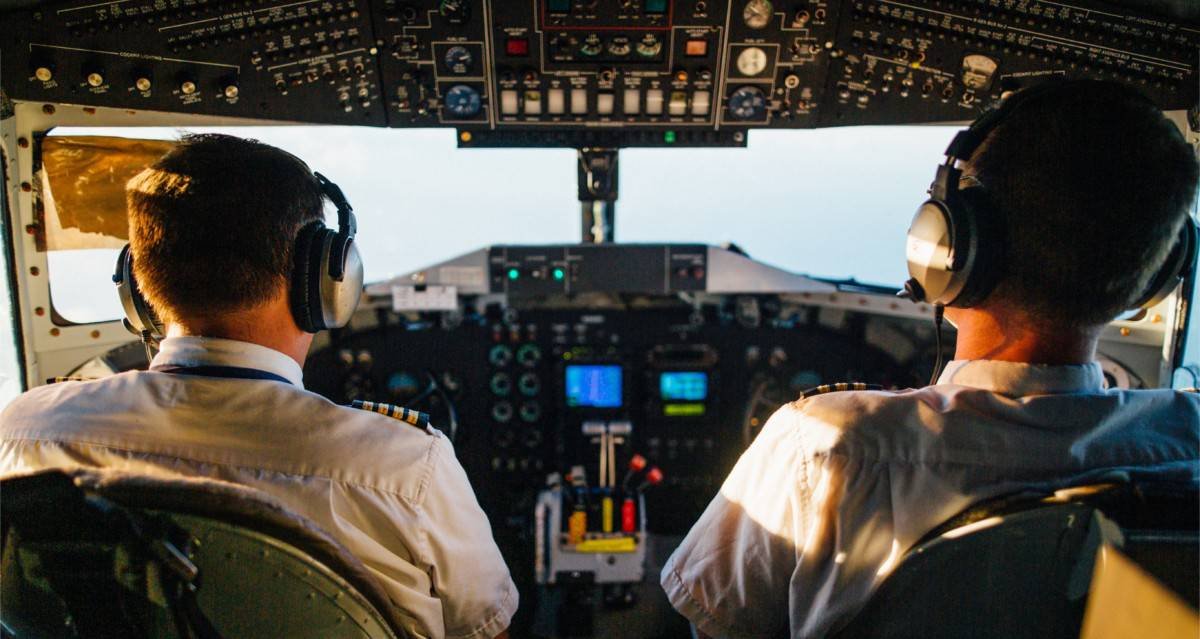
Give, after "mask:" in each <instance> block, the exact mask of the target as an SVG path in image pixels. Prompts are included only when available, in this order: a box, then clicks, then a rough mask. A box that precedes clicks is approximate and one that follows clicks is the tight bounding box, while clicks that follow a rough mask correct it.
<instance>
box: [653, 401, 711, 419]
mask: <svg viewBox="0 0 1200 639" xmlns="http://www.w3.org/2000/svg"><path fill="white" fill-rule="evenodd" d="M704 408H705V407H704V404H663V415H665V416H667V417H700V416H702V415H704Z"/></svg>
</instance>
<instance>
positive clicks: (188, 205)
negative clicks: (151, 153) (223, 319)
mask: <svg viewBox="0 0 1200 639" xmlns="http://www.w3.org/2000/svg"><path fill="white" fill-rule="evenodd" d="M126 202H127V205H128V209H129V239H130V246H131V250H132V252H133V260H134V276H135V277H137V280H138V286H139V288H140V289H141V291H142V292H143V294H144V295H145V297H146V299H147V300H148V301H149V302H150V304H151V305H152V306H153V307H154V309H155V310H156V311H157V312H158V313H159V314H160V315H161V316H162V317H163V319H164V320H167V321H171V320H176V319H179V318H184V317H212V316H213V315H214V314H220V313H225V312H230V311H236V310H241V309H246V308H251V307H254V306H257V305H260V304H262V303H265V302H267V301H269V300H271V299H274V298H275V297H277V296H278V295H279V294H280V292H281V291H284V292H285V293H284V294H286V290H287V288H286V287H287V283H288V281H289V279H290V277H291V272H292V245H293V243H294V241H295V238H296V234H297V233H298V232H299V230H300V228H301V227H302V226H304V225H305V224H308V223H310V222H312V221H313V220H319V219H322V218H323V208H322V206H323V203H322V195H321V188H320V186H319V185H318V184H317V181H316V178H315V177H313V174H312V170H311V169H309V168H308V165H306V164H305V163H304V162H302V161H301V160H300V159H299V158H297V157H296V156H294V155H292V154H290V153H288V152H286V151H283V150H280V149H277V148H275V147H273V146H270V145H267V144H263V143H262V142H259V141H257V140H248V139H243V138H238V137H234V136H231V135H218V134H204V135H184V136H183V137H182V138H180V140H179V142H178V144H176V146H175V147H174V148H173V149H172V150H171V151H169V152H168V153H167V154H166V155H164V156H163V157H162V158H161V159H159V160H158V161H157V162H155V163H154V164H153V165H152V166H150V167H149V168H147V169H146V170H144V171H142V172H141V173H139V174H138V175H137V176H135V177H134V178H133V179H131V180H130V181H129V183H128V184H127V185H126Z"/></svg>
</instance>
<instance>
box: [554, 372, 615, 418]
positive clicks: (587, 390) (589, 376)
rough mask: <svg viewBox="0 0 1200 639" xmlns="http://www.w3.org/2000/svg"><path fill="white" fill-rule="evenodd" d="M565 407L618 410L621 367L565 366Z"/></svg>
mask: <svg viewBox="0 0 1200 639" xmlns="http://www.w3.org/2000/svg"><path fill="white" fill-rule="evenodd" d="M567 406H570V407H572V408H620V407H621V367H620V366H614V365H607V364H605V365H595V364H580V365H570V366H567Z"/></svg>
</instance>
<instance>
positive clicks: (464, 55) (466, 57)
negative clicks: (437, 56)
mask: <svg viewBox="0 0 1200 639" xmlns="http://www.w3.org/2000/svg"><path fill="white" fill-rule="evenodd" d="M474 61H475V56H473V55H471V50H470V49H468V48H466V47H464V46H459V45H455V46H453V47H450V48H449V49H447V50H446V57H445V62H446V68H447V69H450V72H451V73H457V74H458V75H464V74H466V73H467V72H468V71H470V70H471V63H472V62H474Z"/></svg>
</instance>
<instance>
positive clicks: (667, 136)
mask: <svg viewBox="0 0 1200 639" xmlns="http://www.w3.org/2000/svg"><path fill="white" fill-rule="evenodd" d="M663 142H666V143H667V144H675V132H674V131H667V132H666V133H663Z"/></svg>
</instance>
